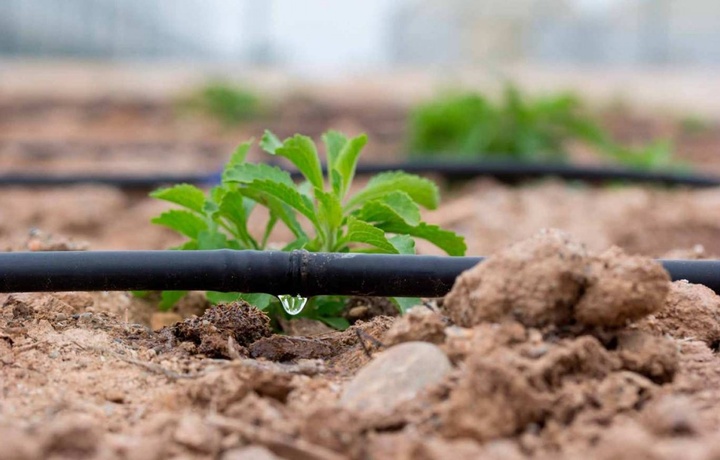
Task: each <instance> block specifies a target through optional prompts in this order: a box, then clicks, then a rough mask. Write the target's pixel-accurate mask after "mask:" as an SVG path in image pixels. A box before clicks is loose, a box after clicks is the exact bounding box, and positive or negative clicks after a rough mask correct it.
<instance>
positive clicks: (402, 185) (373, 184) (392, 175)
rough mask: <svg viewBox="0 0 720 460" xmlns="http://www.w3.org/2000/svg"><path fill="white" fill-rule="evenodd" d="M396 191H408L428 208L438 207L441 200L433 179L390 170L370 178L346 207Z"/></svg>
mask: <svg viewBox="0 0 720 460" xmlns="http://www.w3.org/2000/svg"><path fill="white" fill-rule="evenodd" d="M396 191H401V192H405V193H407V194H408V195H409V196H410V198H412V200H413V201H414V202H416V203H418V204H419V205H421V206H424V207H425V208H428V209H435V208H437V205H438V203H439V201H440V193H439V191H438V187H437V185H435V184H434V183H433V182H432V181H431V180H428V179H425V178H423V177H420V176H416V175H414V174H407V173H405V172H402V171H389V172H384V173H380V174H378V175H376V176H374V177H373V178H372V179H370V181H369V182H368V184H367V186H366V187H365V188H364V189H362V190H361V191H360V192H358V193H356V194H355V196H353V197H352V198H351V199H350V200H349V201H348V202H347V205H346V206H345V208H346V209H352V208H355V207H358V206H362V205H363V204H364V203H366V202H367V201H370V200H375V199H378V198H383V197H384V196H386V195H387V194H389V193H392V192H396Z"/></svg>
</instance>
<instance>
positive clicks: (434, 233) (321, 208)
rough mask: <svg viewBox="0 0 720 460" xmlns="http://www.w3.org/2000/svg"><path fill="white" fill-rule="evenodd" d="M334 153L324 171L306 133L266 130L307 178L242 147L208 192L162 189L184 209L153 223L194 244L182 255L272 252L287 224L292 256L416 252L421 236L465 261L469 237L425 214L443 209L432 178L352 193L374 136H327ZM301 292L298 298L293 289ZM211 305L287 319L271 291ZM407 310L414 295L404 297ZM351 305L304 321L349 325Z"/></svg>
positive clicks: (267, 138)
mask: <svg viewBox="0 0 720 460" xmlns="http://www.w3.org/2000/svg"><path fill="white" fill-rule="evenodd" d="M322 139H323V142H324V144H325V152H326V156H327V162H326V164H327V167H326V171H325V172H323V168H322V167H321V162H320V157H319V154H318V151H317V147H316V145H315V143H314V142H313V140H312V139H310V138H309V137H306V136H302V135H295V136H293V137H291V138H288V139H285V140H284V141H280V140H279V139H278V138H277V137H276V136H275V135H273V134H272V133H270V132H269V131H266V133H265V135H264V136H263V138H262V140H261V142H260V146H261V147H262V149H263V150H264V151H265V152H267V153H269V154H271V155H275V156H279V157H283V158H285V159H287V160H289V161H290V162H291V163H292V164H293V165H294V166H295V167H296V168H297V170H298V171H299V172H300V174H301V175H302V177H303V179H304V180H303V181H302V182H301V183H299V184H296V183H295V182H294V181H293V179H292V178H291V175H290V173H289V172H287V171H285V170H283V169H280V168H278V167H274V166H270V165H267V164H264V163H249V162H247V161H246V155H247V152H248V150H249V149H250V147H251V142H247V143H244V144H242V145H240V146H239V147H238V148H237V150H236V151H235V152H234V153H233V155H232V156H231V158H230V161H229V162H228V163H227V165H226V166H225V169H224V170H223V174H222V182H221V184H220V185H218V186H216V187H214V188H212V189H211V190H210V191H209V192H207V193H205V192H204V191H203V190H200V189H199V188H197V187H195V186H193V185H189V184H180V185H176V186H174V187H170V188H164V189H160V190H157V191H155V192H153V193H152V194H151V196H153V197H155V198H158V199H161V200H165V201H169V202H171V203H174V204H177V205H180V206H181V207H182V208H181V209H172V210H169V211H166V212H164V213H162V214H161V215H160V216H158V217H156V218H154V219H153V220H152V222H153V223H155V224H159V225H163V226H166V227H168V228H171V229H173V230H175V231H177V232H179V233H181V234H182V235H184V236H185V237H187V238H188V241H187V242H186V243H184V244H183V245H182V246H180V247H178V248H177V249H181V250H197V249H221V248H231V249H255V250H262V249H266V248H267V245H268V241H269V238H270V235H271V233H272V231H273V229H274V227H275V226H276V225H277V224H279V223H281V224H283V225H285V226H286V227H287V228H288V229H289V230H290V232H291V233H292V235H293V240H292V241H290V242H288V243H287V244H286V245H285V246H284V247H283V248H282V250H283V251H290V250H293V249H306V250H308V251H314V252H319V251H324V252H366V253H367V252H369V253H387V254H413V253H415V240H414V238H421V239H425V240H427V241H429V242H431V243H433V244H434V245H436V246H437V247H439V248H440V249H442V250H443V251H445V252H446V253H447V254H449V255H453V256H460V255H464V253H465V250H466V245H465V242H464V239H463V238H462V237H461V236H458V235H456V234H455V233H453V232H451V231H448V230H443V229H441V228H440V227H438V226H436V225H431V224H428V223H426V222H423V221H422V219H421V215H420V209H421V208H426V209H435V208H436V207H437V206H438V203H439V192H438V188H437V186H436V185H435V184H434V183H433V182H432V181H430V180H428V179H425V178H422V177H419V176H415V175H412V174H407V173H404V172H402V171H392V172H384V173H381V174H377V175H376V176H374V177H373V178H371V179H370V181H369V182H368V183H367V185H366V186H365V187H364V188H362V189H361V190H359V191H357V192H356V193H350V191H351V186H352V183H353V178H354V175H355V167H356V165H357V161H358V158H359V156H360V153H361V151H362V149H363V147H364V146H365V143H366V142H367V138H366V136H365V135H361V136H358V137H354V138H351V139H348V138H346V137H345V136H344V135H343V134H341V133H339V132H336V131H329V132H327V133H325V134H324V135H323V137H322ZM257 206H262V207H265V208H266V209H267V210H268V213H269V217H268V219H267V221H266V222H265V226H264V227H265V228H264V231H263V232H262V235H259V236H257V235H252V234H251V232H250V231H249V229H248V222H249V220H250V219H251V218H255V217H254V216H253V217H251V216H252V214H253V210H254V209H255V208H256V207H257ZM288 294H290V295H293V294H295V293H288ZM183 295H185V292H177V291H172V292H164V293H162V302H161V307H163V308H169V307H170V306H172V305H173V304H174V303H175V302H176V301H177V300H178V299H179V298H180V297H182V296H183ZM207 295H208V299H209V300H211V301H212V302H219V301H229V300H234V299H237V298H245V299H246V300H248V301H250V302H251V303H254V304H255V305H257V306H258V307H260V308H263V309H270V310H272V311H273V313H274V314H280V313H281V311H280V309H279V308H278V304H277V303H276V302H275V301H274V299H275V298H274V297H272V296H268V295H264V294H251V295H247V294H239V293H215V292H209V293H207ZM396 301H397V303H398V306H399V307H400V308H401V310H402V309H403V308H404V307H405V306H407V305H408V304H411V303H414V302H415V300H414V299H410V300H403V299H397V300H396ZM343 307H344V303H343V299H341V298H338V297H316V298H314V299H311V302H309V304H308V306H307V307H306V308H305V310H304V311H303V313H302V314H303V315H304V316H309V317H313V318H317V319H320V320H322V321H324V322H326V323H328V324H330V325H332V326H334V327H338V328H342V327H346V326H347V321H345V320H344V319H343V318H340V317H339V314H340V312H341V311H342V309H343Z"/></svg>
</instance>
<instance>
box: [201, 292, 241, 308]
mask: <svg viewBox="0 0 720 460" xmlns="http://www.w3.org/2000/svg"><path fill="white" fill-rule="evenodd" d="M205 297H206V298H207V299H208V300H209V301H210V303H211V304H213V305H217V304H219V303H230V302H235V301H236V300H238V299H239V298H240V293H239V292H217V291H207V292H206V293H205Z"/></svg>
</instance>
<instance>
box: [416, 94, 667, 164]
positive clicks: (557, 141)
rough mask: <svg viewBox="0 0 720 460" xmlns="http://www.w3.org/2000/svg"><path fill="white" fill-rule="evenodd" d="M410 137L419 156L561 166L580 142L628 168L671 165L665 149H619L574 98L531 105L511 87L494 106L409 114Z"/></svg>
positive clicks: (472, 100)
mask: <svg viewBox="0 0 720 460" xmlns="http://www.w3.org/2000/svg"><path fill="white" fill-rule="evenodd" d="M408 131H409V147H410V150H411V152H413V153H416V154H420V155H422V154H436V153H452V154H457V155H461V156H473V157H485V158H495V159H498V158H503V159H513V160H521V161H526V160H552V161H564V160H566V159H567V153H568V152H567V145H568V143H569V142H570V141H579V142H581V143H584V144H586V145H589V146H591V147H594V148H595V149H597V150H598V151H600V152H601V153H602V154H604V155H606V156H608V157H610V158H613V159H614V160H616V161H619V162H622V163H624V164H628V165H630V166H636V167H658V166H667V165H669V164H671V163H670V155H669V154H670V150H669V145H667V144H663V143H660V142H658V143H654V144H651V145H649V146H647V147H643V148H641V149H635V150H633V149H630V148H627V147H624V146H620V145H617V144H616V143H615V142H614V141H613V140H612V138H611V136H610V135H609V134H608V133H607V132H605V130H603V129H602V128H601V127H600V125H599V124H598V123H596V122H595V121H594V120H593V119H592V117H590V116H589V115H588V114H587V113H586V112H585V111H583V109H582V104H581V103H580V101H579V99H577V98H576V97H574V96H573V95H570V94H559V95H552V96H547V97H541V98H535V99H531V98H529V97H527V96H525V95H523V94H522V93H521V92H520V91H519V90H518V89H517V88H516V87H514V86H512V85H508V86H506V88H505V91H504V94H503V98H502V100H501V101H500V102H497V103H494V102H493V101H491V100H489V99H487V98H485V97H484V96H482V95H480V94H475V93H464V94H450V95H445V96H442V97H440V98H438V99H436V100H432V101H429V102H427V103H425V104H421V105H419V106H418V107H416V108H415V109H414V110H413V111H412V112H411V114H410V118H409V129H408ZM663 149H665V151H663ZM665 153H667V154H668V155H666V154H665Z"/></svg>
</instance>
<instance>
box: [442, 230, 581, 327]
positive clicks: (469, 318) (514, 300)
mask: <svg viewBox="0 0 720 460" xmlns="http://www.w3.org/2000/svg"><path fill="white" fill-rule="evenodd" d="M586 257H587V253H586V250H585V248H584V247H583V246H582V245H580V244H579V243H576V242H574V241H572V240H571V239H570V237H569V236H568V235H567V234H565V233H563V232H561V231H557V230H548V231H545V232H542V233H540V234H538V235H536V236H534V237H533V238H530V239H528V240H525V241H521V242H519V243H516V244H514V245H512V246H510V247H508V248H507V249H505V250H503V251H500V252H498V253H496V254H495V255H493V256H491V257H489V258H488V259H487V260H485V262H483V263H480V264H478V265H477V266H476V267H474V268H472V269H470V270H468V271H466V272H465V273H463V274H462V275H460V276H459V277H458V279H457V280H456V282H455V285H454V286H453V288H452V290H451V291H450V293H449V294H448V295H447V296H446V297H445V302H444V308H445V309H446V311H447V312H448V315H449V316H450V318H451V319H452V320H453V321H454V322H455V323H456V324H458V325H460V326H464V327H470V326H473V325H475V324H478V323H480V322H482V321H499V320H500V319H502V318H504V317H512V318H515V319H516V320H518V321H520V322H522V323H523V324H526V325H528V326H542V325H547V324H567V323H569V322H571V321H572V308H573V306H574V304H575V302H576V301H577V299H578V297H579V296H580V291H581V288H582V285H583V281H584V271H585V262H586Z"/></svg>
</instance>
